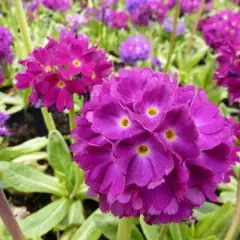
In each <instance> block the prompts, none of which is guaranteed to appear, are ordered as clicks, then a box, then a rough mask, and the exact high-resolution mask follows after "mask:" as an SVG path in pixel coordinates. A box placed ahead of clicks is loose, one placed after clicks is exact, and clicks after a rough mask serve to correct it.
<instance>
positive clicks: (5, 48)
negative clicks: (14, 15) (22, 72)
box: [0, 25, 13, 64]
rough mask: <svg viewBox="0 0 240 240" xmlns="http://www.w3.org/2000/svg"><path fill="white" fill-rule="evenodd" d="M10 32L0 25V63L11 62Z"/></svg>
mask: <svg viewBox="0 0 240 240" xmlns="http://www.w3.org/2000/svg"><path fill="white" fill-rule="evenodd" d="M12 40H13V38H12V34H11V32H10V31H9V30H8V29H7V28H4V27H2V26H1V25H0V64H1V63H9V64H10V63H12V61H13V52H12V48H11V44H12Z"/></svg>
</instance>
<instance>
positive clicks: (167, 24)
mask: <svg viewBox="0 0 240 240" xmlns="http://www.w3.org/2000/svg"><path fill="white" fill-rule="evenodd" d="M163 28H164V29H165V31H167V32H172V31H173V17H168V18H165V19H164V21H163ZM184 31H185V24H184V21H183V20H180V21H179V23H178V24H177V29H176V35H177V36H179V35H183V34H184Z"/></svg>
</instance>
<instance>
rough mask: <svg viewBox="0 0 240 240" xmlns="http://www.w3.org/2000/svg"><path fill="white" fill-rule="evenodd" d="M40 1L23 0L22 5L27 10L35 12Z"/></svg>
mask: <svg viewBox="0 0 240 240" xmlns="http://www.w3.org/2000/svg"><path fill="white" fill-rule="evenodd" d="M41 2H42V0H32V1H27V0H24V1H23V6H24V8H26V9H27V10H28V11H31V12H35V11H36V10H37V9H38V7H39V4H40V3H41Z"/></svg>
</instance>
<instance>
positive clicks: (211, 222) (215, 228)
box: [195, 203, 234, 239]
mask: <svg viewBox="0 0 240 240" xmlns="http://www.w3.org/2000/svg"><path fill="white" fill-rule="evenodd" d="M233 211H234V208H233V206H232V204H230V203H226V204H224V205H223V206H221V207H220V208H219V209H218V210H217V211H216V212H212V213H210V214H208V215H206V216H205V217H204V218H202V219H201V220H200V221H199V222H198V223H197V225H196V229H195V230H196V237H202V238H203V237H207V236H211V235H216V236H219V235H224V233H225V232H226V228H227V227H228V226H229V225H228V224H230V222H229V223H228V221H229V220H230V219H231V218H232V215H233ZM227 225H228V226H227ZM209 226H211V227H209ZM220 239H221V238H220Z"/></svg>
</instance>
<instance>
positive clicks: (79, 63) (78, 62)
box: [72, 59, 81, 67]
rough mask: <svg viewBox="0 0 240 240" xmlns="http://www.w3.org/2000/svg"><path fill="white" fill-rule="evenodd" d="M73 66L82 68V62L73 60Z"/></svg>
mask: <svg viewBox="0 0 240 240" xmlns="http://www.w3.org/2000/svg"><path fill="white" fill-rule="evenodd" d="M72 63H73V65H74V66H75V67H80V66H81V62H80V61H79V60H77V59H75V60H73V62H72Z"/></svg>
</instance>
